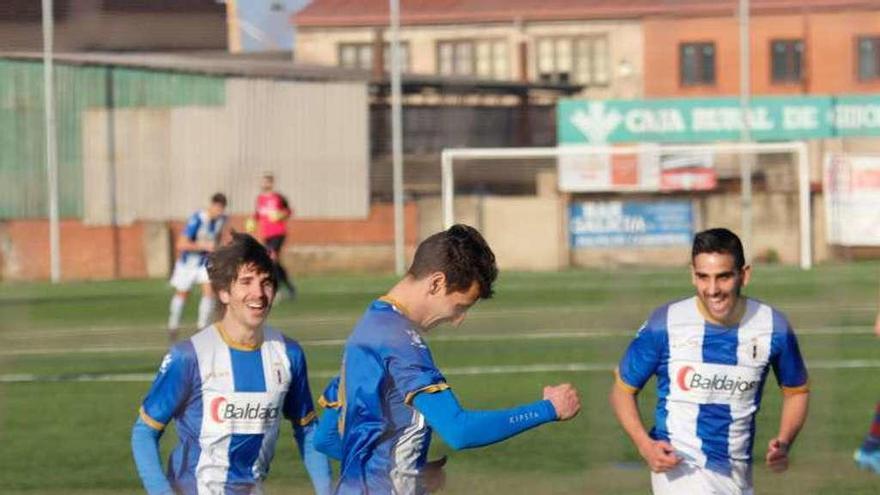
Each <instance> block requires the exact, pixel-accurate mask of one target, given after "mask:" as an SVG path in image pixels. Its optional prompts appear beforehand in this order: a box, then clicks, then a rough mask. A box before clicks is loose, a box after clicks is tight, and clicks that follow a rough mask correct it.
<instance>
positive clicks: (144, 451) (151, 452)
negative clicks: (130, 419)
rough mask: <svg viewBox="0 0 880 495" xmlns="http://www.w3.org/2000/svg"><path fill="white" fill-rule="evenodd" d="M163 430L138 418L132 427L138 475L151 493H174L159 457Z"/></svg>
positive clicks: (157, 494)
mask: <svg viewBox="0 0 880 495" xmlns="http://www.w3.org/2000/svg"><path fill="white" fill-rule="evenodd" d="M161 436H162V432H161V431H159V430H155V429H153V428H152V427H150V426H149V425H148V424H146V423H144V420H143V419H141V418H138V419H137V421H135V423H134V427H132V429H131V453H132V455H133V456H134V463H135V466H137V472H138V475H139V476H140V477H141V482H142V483H143V484H144V489H145V490H146V491H147V493H148V494H149V495H173V494H174V490H172V488H171V483H169V482H168V478H166V477H165V473H163V472H162V460H161V459H160V457H159V438H160V437H161Z"/></svg>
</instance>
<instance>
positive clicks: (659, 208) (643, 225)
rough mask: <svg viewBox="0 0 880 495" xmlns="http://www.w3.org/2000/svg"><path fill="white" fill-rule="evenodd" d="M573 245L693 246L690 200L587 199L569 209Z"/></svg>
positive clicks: (587, 246)
mask: <svg viewBox="0 0 880 495" xmlns="http://www.w3.org/2000/svg"><path fill="white" fill-rule="evenodd" d="M568 231H569V240H570V245H571V247H572V248H573V249H578V248H607V247H621V246H633V247H635V246H682V245H685V246H689V245H690V244H691V241H692V239H693V236H694V211H693V206H692V205H691V202H690V201H583V202H579V203H573V204H571V205H570V206H569V208H568Z"/></svg>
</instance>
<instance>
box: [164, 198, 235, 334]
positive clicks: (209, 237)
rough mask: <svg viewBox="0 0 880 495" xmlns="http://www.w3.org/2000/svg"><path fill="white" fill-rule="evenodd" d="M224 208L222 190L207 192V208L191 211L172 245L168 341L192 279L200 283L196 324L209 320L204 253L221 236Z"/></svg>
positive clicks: (209, 296)
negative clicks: (174, 259)
mask: <svg viewBox="0 0 880 495" xmlns="http://www.w3.org/2000/svg"><path fill="white" fill-rule="evenodd" d="M225 211H226V196H225V195H224V194H222V193H217V194H215V195H213V196H211V205H210V206H209V207H208V208H207V209H204V210H199V211H197V212H195V213H193V214H192V216H191V217H189V220H188V221H187V222H186V227H184V229H183V232H181V233H180V236H179V237H178V238H177V246H176V247H177V251H178V252H179V253H180V256H178V258H177V262H176V263H175V264H174V272H173V273H172V274H171V286H172V287H174V289H175V293H174V296H173V297H172V298H171V306H170V308H169V315H168V337H169V339H170V340H171V341H172V342H174V341H175V340H177V335H178V332H179V331H180V318H181V315H182V314H183V307H184V305H185V304H186V299H187V297H188V296H189V291H190V289H191V288H192V286H193V284H195V283H198V284H200V285H201V290H202V300H201V301H200V302H199V319H198V328H204V327H206V326H208V324H209V323H210V322H211V321H210V318H211V314H212V313H213V311H214V292H213V291H212V290H211V284H210V283H209V282H210V281H209V280H208V271H207V270H206V269H205V264H206V263H207V260H208V253H210V252H211V251H213V250H214V249H215V248H216V247H217V245H218V244H219V243H220V239H221V238H222V236H223V227H224V226H225V225H226V215H224V212H225Z"/></svg>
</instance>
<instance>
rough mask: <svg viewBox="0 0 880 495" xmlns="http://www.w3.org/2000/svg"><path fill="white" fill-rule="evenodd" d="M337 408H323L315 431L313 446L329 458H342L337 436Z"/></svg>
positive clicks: (340, 443)
mask: <svg viewBox="0 0 880 495" xmlns="http://www.w3.org/2000/svg"><path fill="white" fill-rule="evenodd" d="M338 422H339V409H334V408H331V407H328V408H325V409H324V413H323V414H321V419H320V420H319V421H318V428H317V431H316V432H315V448H316V449H318V452H323V453H324V454H326V455H327V457H330V458H331V459H336V460H337V461H340V460H342V439H341V438H340V437H339V427H338Z"/></svg>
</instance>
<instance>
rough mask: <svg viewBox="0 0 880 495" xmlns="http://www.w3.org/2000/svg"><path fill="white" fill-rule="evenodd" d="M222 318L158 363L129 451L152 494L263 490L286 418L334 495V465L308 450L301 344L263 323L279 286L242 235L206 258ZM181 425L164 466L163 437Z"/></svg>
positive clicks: (324, 489) (312, 470)
mask: <svg viewBox="0 0 880 495" xmlns="http://www.w3.org/2000/svg"><path fill="white" fill-rule="evenodd" d="M208 273H209V275H210V278H211V284H212V286H213V287H214V290H215V291H216V293H217V295H218V297H219V299H220V302H221V304H222V307H221V310H222V313H223V315H222V318H221V320H220V321H218V322H217V323H215V324H213V325H210V326H209V327H207V328H205V329H204V330H202V331H200V332H199V333H197V334H195V335H194V336H193V337H192V338H190V339H187V340H186V341H183V342H180V343H178V344H176V345H175V346H173V347H172V348H171V351H170V352H169V353H168V354H167V355H166V356H165V358H164V359H163V360H162V364H161V366H160V367H159V372H158V374H157V375H156V379H155V380H154V381H153V385H152V387H151V388H150V391H149V392H148V393H147V396H146V397H145V398H144V401H143V403H142V405H141V409H140V414H139V417H138V419H137V421H136V422H135V425H134V428H133V429H132V437H131V442H132V451H133V453H134V459H135V463H136V465H137V470H138V474H139V475H140V477H141V480H142V481H143V484H144V488H146V490H147V492H148V493H150V494H151V495H153V494H172V493H185V494H195V493H199V494H203V493H211V494H223V493H236V494H238V493H241V494H257V493H261V490H262V488H261V483H262V481H263V479H264V478H265V477H266V475H267V473H268V472H269V463H270V462H271V461H272V457H273V455H274V453H275V443H276V440H277V438H278V433H279V429H280V424H281V417H282V416H284V417H285V418H287V419H288V420H290V421H291V423H292V424H293V434H294V438H295V439H296V442H297V444H298V446H299V450H300V453H301V455H302V457H303V461H304V464H305V467H306V470H307V471H308V473H309V475H310V476H311V479H312V484H313V485H314V488H315V491H316V492H317V493H318V494H321V495H323V494H327V493H329V492H330V485H331V482H330V465H329V462H328V460H327V457H326V456H324V455H323V454H321V453H319V452H317V451H316V450H315V449H314V445H313V436H314V430H315V423H314V419H315V412H314V407H313V405H312V395H311V392H310V390H309V382H308V373H307V370H306V360H305V356H304V355H303V351H302V349H301V348H300V346H299V344H297V343H296V342H294V341H293V340H291V339H289V338H287V337H286V336H284V335H282V334H281V333H279V332H278V331H277V330H274V329H272V328H269V327H267V326H265V325H264V322H265V321H266V317H267V316H268V314H269V310H270V309H271V307H272V301H273V299H274V297H275V289H276V286H277V281H276V280H275V272H274V270H273V266H272V260H271V259H270V258H269V254H268V253H267V252H266V249H265V248H264V247H263V246H262V245H260V243H258V242H257V241H256V240H255V239H254V238H252V237H251V236H249V235H246V234H233V238H232V242H231V243H230V244H227V245H225V246H223V247H220V248H218V249H217V250H216V251H214V252H213V253H212V254H211V256H210V259H209V261H208ZM172 419H173V420H175V421H176V422H177V435H178V437H179V441H178V444H177V446H176V447H175V449H174V450H173V451H172V453H171V456H170V458H169V461H168V468H167V476H166V475H165V474H163V473H162V466H161V461H160V459H159V438H160V437H161V435H162V432H163V431H164V429H165V426H166V425H167V424H168V422H169V421H171V420H172Z"/></svg>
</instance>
